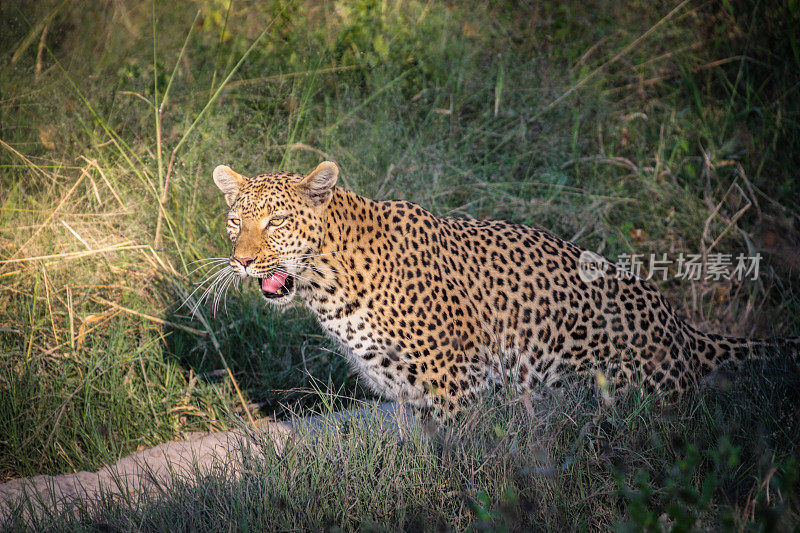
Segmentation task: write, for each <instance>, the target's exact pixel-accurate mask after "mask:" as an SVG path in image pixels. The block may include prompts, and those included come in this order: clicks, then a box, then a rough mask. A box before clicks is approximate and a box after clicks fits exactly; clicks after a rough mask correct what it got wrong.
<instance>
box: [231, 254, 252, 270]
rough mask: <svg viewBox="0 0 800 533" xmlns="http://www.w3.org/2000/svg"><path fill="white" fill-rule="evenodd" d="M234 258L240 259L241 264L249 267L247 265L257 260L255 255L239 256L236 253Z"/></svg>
mask: <svg viewBox="0 0 800 533" xmlns="http://www.w3.org/2000/svg"><path fill="white" fill-rule="evenodd" d="M233 259H234V260H235V261H238V262H239V264H241V265H242V266H243V267H245V268H247V265H249V264H250V263H252V262H253V261H255V259H254V258H253V257H237V256H235V255H234V256H233Z"/></svg>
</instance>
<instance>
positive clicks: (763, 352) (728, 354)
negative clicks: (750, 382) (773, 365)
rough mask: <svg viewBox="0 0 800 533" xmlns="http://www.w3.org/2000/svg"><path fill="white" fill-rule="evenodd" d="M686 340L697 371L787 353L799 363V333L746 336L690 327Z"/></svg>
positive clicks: (703, 371)
mask: <svg viewBox="0 0 800 533" xmlns="http://www.w3.org/2000/svg"><path fill="white" fill-rule="evenodd" d="M688 344H689V346H688V347H689V350H690V351H691V353H692V354H693V359H694V361H695V362H696V364H697V370H698V371H699V374H707V373H708V372H711V371H713V370H715V369H717V368H719V367H722V366H733V367H736V366H738V365H740V364H741V363H743V362H745V361H749V360H766V359H772V358H780V357H787V358H790V359H791V360H793V361H794V362H795V363H796V364H800V337H776V338H771V339H747V338H742V337H728V336H724V335H717V334H714V333H705V332H702V331H699V330H696V329H694V328H690V330H689V335H688Z"/></svg>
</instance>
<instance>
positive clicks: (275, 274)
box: [214, 161, 339, 304]
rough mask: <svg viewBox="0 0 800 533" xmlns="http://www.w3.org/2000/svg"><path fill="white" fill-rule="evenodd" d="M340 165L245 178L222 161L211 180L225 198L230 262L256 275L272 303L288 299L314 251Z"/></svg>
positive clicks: (236, 269)
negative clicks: (308, 170) (227, 208)
mask: <svg viewBox="0 0 800 533" xmlns="http://www.w3.org/2000/svg"><path fill="white" fill-rule="evenodd" d="M338 175H339V168H338V167H337V166H336V164H335V163H332V162H330V161H325V162H324V163H321V164H320V165H319V166H318V167H317V168H316V169H314V171H313V172H311V173H310V174H308V175H307V176H303V175H301V174H293V173H289V172H276V173H272V174H263V175H260V176H256V177H254V178H247V177H245V176H242V175H241V174H238V173H236V172H234V171H233V170H231V169H230V168H229V167H227V166H225V165H220V166H218V167H217V168H215V169H214V183H216V184H217V187H219V189H220V190H221V191H222V193H223V194H224V195H225V201H226V202H227V203H228V206H229V207H230V210H229V211H228V224H227V228H228V236H229V237H230V239H231V242H232V243H233V251H232V254H231V257H230V266H231V268H232V269H233V270H234V272H235V273H236V274H237V275H238V276H239V277H241V278H246V277H248V276H250V277H253V278H256V279H257V280H258V284H259V287H260V289H261V294H263V295H264V298H266V299H267V300H268V301H269V302H270V303H273V304H286V303H288V302H290V301H291V299H292V297H293V296H294V294H295V292H296V291H297V284H298V283H300V282H301V278H299V277H296V276H297V274H298V273H299V272H300V271H302V270H304V266H303V265H304V263H305V262H306V261H307V260H308V259H309V258H310V257H311V256H313V255H315V254H318V253H319V250H320V247H321V245H322V241H323V239H324V236H325V222H326V213H327V209H328V204H329V203H330V201H331V198H332V197H333V191H334V186H335V185H336V178H337V177H338Z"/></svg>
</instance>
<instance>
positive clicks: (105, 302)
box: [92, 296, 206, 336]
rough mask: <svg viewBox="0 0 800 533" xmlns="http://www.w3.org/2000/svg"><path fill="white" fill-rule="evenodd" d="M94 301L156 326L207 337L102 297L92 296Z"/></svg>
mask: <svg viewBox="0 0 800 533" xmlns="http://www.w3.org/2000/svg"><path fill="white" fill-rule="evenodd" d="M92 300H94V301H95V302H97V303H100V304H103V305H109V306H111V307H114V308H115V309H119V310H120V311H124V312H125V313H129V314H131V315H135V316H138V317H141V318H144V319H146V320H149V321H151V322H155V323H156V324H161V325H162V326H169V327H173V328H177V329H181V330H183V331H185V332H187V333H191V334H193V335H200V336H203V335H206V332H205V331H203V330H200V329H195V328H192V327H189V326H184V325H183V324H177V323H175V322H170V321H169V320H164V319H163V318H158V317H157V316H152V315H148V314H145V313H141V312H139V311H136V310H134V309H131V308H129V307H124V306H122V305H119V304H118V303H114V302H111V301H109V300H106V299H105V298H102V297H100V296H92Z"/></svg>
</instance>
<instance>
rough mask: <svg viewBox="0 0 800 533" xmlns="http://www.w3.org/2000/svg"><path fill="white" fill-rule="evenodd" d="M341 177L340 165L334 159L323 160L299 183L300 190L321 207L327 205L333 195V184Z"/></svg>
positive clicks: (310, 200)
mask: <svg viewBox="0 0 800 533" xmlns="http://www.w3.org/2000/svg"><path fill="white" fill-rule="evenodd" d="M338 177H339V167H337V166H336V163H334V162H332V161H323V162H322V163H320V164H319V165H318V166H317V168H315V169H314V171H313V172H312V173H311V174H309V175H308V176H306V177H305V178H303V180H302V181H301V182H300V183H298V184H297V187H298V189H300V192H301V193H302V194H303V195H304V196H305V197H306V198H307V199H308V201H309V202H311V205H313V206H315V207H319V206H322V205H326V204H327V203H328V202H330V201H331V198H332V197H333V186H334V185H336V178H338Z"/></svg>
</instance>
